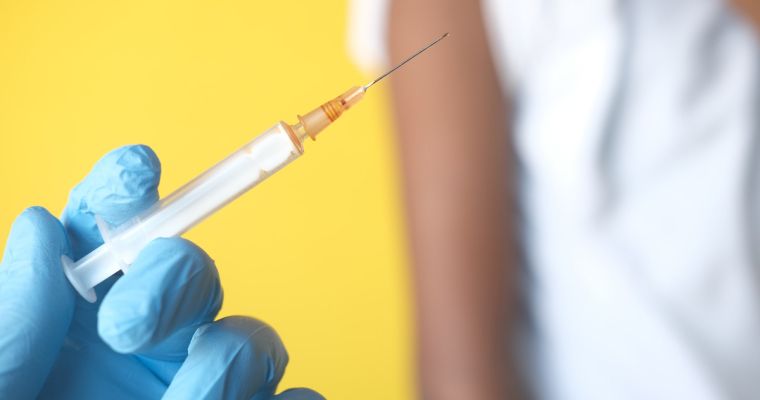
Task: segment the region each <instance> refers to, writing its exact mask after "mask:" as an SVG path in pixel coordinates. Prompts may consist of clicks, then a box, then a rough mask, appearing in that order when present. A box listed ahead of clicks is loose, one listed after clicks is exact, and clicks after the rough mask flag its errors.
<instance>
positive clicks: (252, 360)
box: [0, 146, 322, 400]
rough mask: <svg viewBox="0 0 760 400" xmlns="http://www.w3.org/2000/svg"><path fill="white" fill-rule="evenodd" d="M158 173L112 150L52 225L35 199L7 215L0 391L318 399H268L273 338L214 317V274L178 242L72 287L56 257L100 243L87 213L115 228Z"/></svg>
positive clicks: (148, 192) (132, 149)
mask: <svg viewBox="0 0 760 400" xmlns="http://www.w3.org/2000/svg"><path fill="white" fill-rule="evenodd" d="M159 175H160V164H159V162H158V159H157V158H156V156H155V154H154V153H153V151H151V150H150V149H149V148H147V147H144V146H128V147H124V148H120V149H118V150H115V151H113V152H111V153H109V154H108V155H106V156H105V157H104V158H103V159H101V160H100V161H99V162H98V163H97V165H96V166H95V167H94V168H93V170H92V172H91V173H90V175H89V176H88V177H87V178H86V179H85V180H84V181H83V182H82V183H80V184H79V185H78V186H77V187H76V188H75V189H74V190H73V191H72V192H71V195H70V197H69V203H68V205H67V207H66V210H65V211H64V215H63V219H62V220H63V223H61V222H59V221H58V220H57V219H56V218H55V217H53V216H52V215H50V213H48V212H47V211H46V210H44V209H42V208H37V207H35V208H30V209H28V210H26V211H25V212H24V213H23V214H21V216H19V217H18V218H17V219H16V221H15V222H14V224H13V227H12V229H11V233H10V237H9V238H8V243H7V245H6V248H5V253H4V256H3V261H2V264H0V399H31V398H34V397H37V396H39V397H40V398H55V399H104V398H108V399H157V398H164V399H183V400H184V399H246V400H248V399H256V400H268V399H273V400H274V399H276V400H295V399H298V400H312V399H322V397H321V396H320V395H318V394H316V393H315V392H313V391H311V390H307V389H294V390H289V391H285V392H283V393H281V394H279V395H274V392H275V390H276V388H277V384H278V382H279V381H280V379H281V378H282V375H283V373H284V370H285V365H286V364H287V362H288V355H287V353H286V352H285V348H284V347H283V345H282V343H281V342H280V339H279V337H278V336H277V334H276V333H275V331H274V330H273V329H272V328H270V327H269V326H267V325H266V324H264V323H263V322H260V321H257V320H255V319H252V318H248V317H237V316H236V317H227V318H223V319H221V320H218V321H214V318H215V317H216V314H217V313H218V311H219V309H220V307H221V305H222V288H221V286H220V283H219V275H218V273H217V270H216V267H215V266H214V262H213V261H212V260H211V259H210V258H209V257H208V255H206V253H204V252H203V250H201V249H200V248H198V247H197V246H195V245H194V244H192V243H191V242H189V241H187V240H184V239H181V238H172V239H158V240H155V241H153V242H152V243H151V244H150V245H148V246H147V247H146V248H145V249H144V250H143V251H142V252H141V253H140V255H139V257H138V258H137V260H136V261H135V262H134V264H133V265H132V267H131V269H130V270H129V272H128V273H127V274H125V275H123V276H113V277H111V278H110V279H108V280H107V281H105V282H103V283H102V284H100V285H98V287H97V288H96V292H97V295H98V302H97V303H95V304H90V303H87V302H86V301H84V300H83V299H82V298H80V297H79V295H77V294H76V293H75V291H74V290H73V288H72V287H71V286H70V284H69V283H68V281H67V280H66V278H65V276H64V274H63V270H62V267H61V255H64V254H65V255H67V256H69V257H71V258H72V259H78V258H81V257H82V256H84V255H85V254H87V253H88V252H90V251H91V250H93V249H94V248H95V247H97V246H98V245H100V244H101V243H102V239H101V237H100V234H99V233H98V230H97V228H96V226H95V220H94V215H98V216H100V217H102V218H103V219H104V220H106V221H107V222H110V223H112V224H116V225H118V224H119V223H122V222H124V221H126V220H127V219H128V218H130V217H131V216H133V215H135V214H136V213H138V212H140V211H142V210H144V209H145V208H147V207H149V206H150V205H151V204H152V203H154V202H155V201H156V200H157V199H158V192H157V187H158V180H159Z"/></svg>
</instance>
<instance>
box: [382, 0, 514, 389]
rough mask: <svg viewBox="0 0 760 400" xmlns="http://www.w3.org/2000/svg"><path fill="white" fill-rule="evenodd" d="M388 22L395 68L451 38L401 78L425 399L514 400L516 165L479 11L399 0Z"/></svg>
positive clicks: (453, 2) (398, 100)
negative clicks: (428, 45) (423, 49)
mask: <svg viewBox="0 0 760 400" xmlns="http://www.w3.org/2000/svg"><path fill="white" fill-rule="evenodd" d="M421 16H424V17H422V18H420V17H421ZM390 24H391V26H390V32H391V36H390V55H391V58H392V60H393V61H394V62H397V61H400V60H401V59H403V58H405V57H406V56H408V55H409V54H410V53H411V52H412V51H414V50H415V49H417V48H419V47H420V45H421V44H424V43H427V42H429V41H430V40H431V39H433V38H434V37H435V36H436V35H439V34H441V33H444V32H451V33H452V34H451V36H450V37H449V38H447V39H445V40H444V41H443V42H441V43H440V44H439V45H438V46H436V47H435V48H433V49H431V50H430V51H429V53H428V54H426V55H425V56H424V57H420V58H418V59H417V60H415V62H414V63H410V64H409V65H408V66H406V67H405V70H404V73H403V74H397V75H396V76H395V77H394V79H393V80H391V85H392V96H393V100H394V101H393V103H394V107H395V118H396V123H397V127H398V132H399V143H400V155H401V161H402V164H403V170H404V177H405V181H404V188H405V200H406V208H407V212H408V215H407V221H408V229H409V232H410V240H411V252H412V258H413V260H412V261H413V264H414V266H415V268H414V278H415V294H416V302H417V310H418V315H417V321H418V327H417V328H418V335H419V336H418V343H419V346H418V348H419V362H420V369H419V374H420V379H421V390H422V392H423V393H422V396H423V398H425V399H504V398H506V397H507V396H508V395H509V394H512V393H514V388H515V387H516V385H515V384H514V382H510V379H506V377H513V376H515V374H514V373H513V372H512V365H511V363H510V359H511V357H510V356H509V353H508V351H509V349H508V348H507V347H508V346H507V341H508V338H509V335H510V332H511V329H510V321H511V320H512V319H513V315H514V314H515V308H516V307H515V305H516V300H515V296H514V294H515V290H513V289H512V286H514V284H515V279H514V276H515V270H514V268H513V267H512V266H513V265H515V262H514V261H515V252H514V250H513V249H514V247H513V246H512V243H514V240H513V233H512V231H511V227H512V226H514V223H513V222H514V221H513V218H514V217H513V213H512V208H513V204H514V200H513V199H512V196H511V195H510V192H511V190H510V188H511V186H512V181H513V178H512V171H513V167H512V158H511V157H510V156H509V154H511V151H510V143H509V135H507V134H506V132H507V122H508V118H507V116H506V114H505V110H507V103H506V101H505V99H504V98H503V96H502V93H501V90H500V88H499V85H498V82H497V75H496V71H495V68H494V65H493V61H492V59H491V54H490V51H489V49H488V43H487V41H486V34H485V31H484V29H483V23H482V20H481V10H480V4H479V3H478V2H477V1H461V0H405V1H395V2H394V3H393V5H392V8H391V22H390ZM463 60H466V62H462V61H463ZM431 93H434V94H435V95H434V96H430V94H431Z"/></svg>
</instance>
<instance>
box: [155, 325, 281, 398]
mask: <svg viewBox="0 0 760 400" xmlns="http://www.w3.org/2000/svg"><path fill="white" fill-rule="evenodd" d="M287 363H288V353H287V352H286V351H285V347H284V346H283V345H282V342H281V341H280V338H279V337H278V336H277V333H275V331H274V330H273V329H272V328H270V327H269V326H268V325H266V324H264V323H263V322H261V321H257V320H255V319H252V318H247V317H227V318H224V319H221V320H219V321H217V322H214V323H210V324H206V325H204V326H202V327H200V328H199V329H198V331H197V332H196V333H195V335H194V336H193V340H192V342H190V347H189V349H188V356H187V359H186V360H185V362H184V363H183V364H182V367H180V369H179V371H177V374H176V375H175V376H174V379H173V380H172V382H171V383H170V384H169V389H168V390H167V391H166V393H165V394H164V400H166V399H190V398H193V399H245V400H249V399H251V398H253V399H256V400H259V399H262V400H263V399H269V398H270V397H271V396H272V394H273V393H274V391H275V389H276V388H277V384H278V383H279V382H280V379H282V375H283V373H284V372H285V366H286V365H287Z"/></svg>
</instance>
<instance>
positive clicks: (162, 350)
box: [98, 238, 222, 360]
mask: <svg viewBox="0 0 760 400" xmlns="http://www.w3.org/2000/svg"><path fill="white" fill-rule="evenodd" d="M221 306H222V287H221V284H220V282H219V273H218V272H217V270H216V267H215V266H214V262H213V261H212V260H211V258H210V257H209V256H208V255H207V254H206V253H205V252H204V251H203V250H201V249H200V248H199V247H198V246H196V245H195V244H193V243H192V242H190V241H188V240H185V239H182V238H167V239H156V240H154V241H152V242H151V243H150V244H149V245H148V246H147V247H146V248H145V249H143V251H142V252H140V254H139V256H138V257H137V259H136V260H135V262H134V263H133V264H132V267H131V268H130V269H129V273H127V274H124V276H122V277H121V279H119V280H118V281H117V282H116V283H115V284H114V285H113V286H112V287H111V290H110V291H109V292H108V294H107V295H106V296H105V298H104V299H103V303H102V304H101V306H100V311H98V332H99V333H100V336H101V338H103V340H104V341H105V342H106V343H108V344H109V345H110V346H111V347H112V348H113V349H114V350H116V351H118V352H121V353H135V352H139V353H141V354H147V355H155V356H160V357H161V358H162V359H174V360H182V359H184V358H185V356H187V347H188V344H189V343H190V339H191V338H192V336H193V334H194V333H195V330H196V329H197V328H198V327H199V326H200V325H202V324H205V323H208V322H211V321H213V320H214V318H215V317H216V314H217V313H218V312H219V309H220V308H221Z"/></svg>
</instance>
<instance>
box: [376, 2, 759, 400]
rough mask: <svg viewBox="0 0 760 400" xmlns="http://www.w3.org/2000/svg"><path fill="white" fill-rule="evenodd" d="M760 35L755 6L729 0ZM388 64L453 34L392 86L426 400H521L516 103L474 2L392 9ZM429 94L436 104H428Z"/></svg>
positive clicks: (414, 4)
mask: <svg viewBox="0 0 760 400" xmlns="http://www.w3.org/2000/svg"><path fill="white" fill-rule="evenodd" d="M733 3H734V6H736V8H737V10H739V11H740V13H741V14H742V15H743V16H744V17H745V18H746V19H747V20H748V21H750V22H751V23H752V25H753V26H754V27H755V28H758V27H760V2H757V1H756V0H734V1H733ZM389 28H390V29H389V31H390V36H389V40H390V42H389V43H390V56H391V61H392V62H393V63H395V62H398V61H400V60H401V59H403V58H405V57H406V56H407V55H408V54H409V53H410V52H411V51H413V50H415V49H417V48H419V47H420V45H421V44H424V43H427V42H428V41H430V40H431V39H432V38H433V37H435V36H436V35H438V34H441V33H443V32H451V33H452V35H451V36H450V37H449V38H448V39H446V40H445V41H444V42H442V43H440V45H438V46H437V47H436V48H434V49H432V51H430V52H429V53H428V54H426V55H425V56H424V57H420V58H419V59H417V60H415V62H414V63H411V64H409V65H408V66H407V67H405V71H404V73H402V74H397V75H396V76H395V77H394V79H393V80H391V88H392V99H393V103H394V113H395V120H396V125H397V132H398V135H399V137H398V141H399V152H400V156H401V162H402V169H403V172H404V193H405V203H406V210H407V221H408V222H407V223H408V231H409V240H410V246H411V253H412V263H413V268H414V275H413V276H414V288H415V296H416V305H417V323H418V326H417V332H418V333H417V335H418V338H417V340H418V346H417V347H418V349H419V350H418V351H419V354H418V359H419V361H418V362H419V380H420V390H421V392H422V393H421V395H422V397H423V398H425V399H435V400H447V399H464V398H470V399H506V398H521V397H524V396H523V391H522V390H520V388H521V385H520V380H519V379H518V374H517V373H516V368H515V363H514V362H513V359H514V357H513V355H512V354H511V353H510V351H509V349H508V347H507V343H508V342H509V339H510V337H511V335H513V327H514V326H515V324H514V320H515V316H516V309H517V294H516V293H517V291H516V290H515V289H516V274H517V268H516V265H517V257H516V251H515V249H516V244H515V240H514V238H515V227H516V220H515V217H514V215H515V213H514V209H515V200H514V198H513V196H512V194H511V193H512V192H513V187H514V183H515V176H514V172H515V167H514V164H513V157H512V156H511V154H512V147H511V145H512V144H511V142H510V141H511V137H510V135H509V129H508V126H509V109H510V108H509V103H508V101H507V99H505V95H504V94H503V93H502V92H501V90H500V86H499V82H498V78H497V73H496V71H495V68H494V63H493V59H492V56H491V53H490V51H489V48H488V41H487V35H486V32H485V30H484V25H483V20H482V17H481V5H480V2H479V1H477V0H466V1H465V0H394V1H393V2H392V6H391V13H390V27H389ZM431 94H434V95H431Z"/></svg>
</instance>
